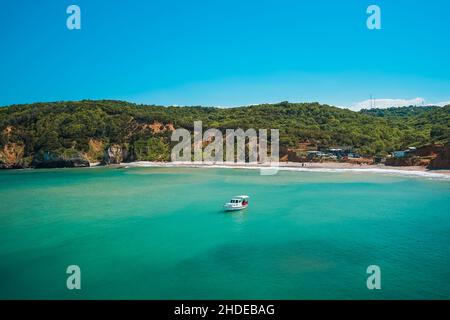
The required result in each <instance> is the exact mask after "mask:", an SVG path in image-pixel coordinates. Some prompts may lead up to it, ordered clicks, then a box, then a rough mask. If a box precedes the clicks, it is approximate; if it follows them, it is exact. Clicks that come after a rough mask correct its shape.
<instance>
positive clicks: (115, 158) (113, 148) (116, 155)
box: [103, 144, 130, 164]
mask: <svg viewBox="0 0 450 320" xmlns="http://www.w3.org/2000/svg"><path fill="white" fill-rule="evenodd" d="M129 159H130V152H129V151H128V149H127V148H124V147H122V146H120V145H118V144H112V145H110V146H109V147H108V149H106V151H105V156H104V158H103V164H120V163H122V162H124V161H127V160H129Z"/></svg>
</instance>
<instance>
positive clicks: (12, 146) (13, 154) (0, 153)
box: [0, 143, 28, 169]
mask: <svg viewBox="0 0 450 320" xmlns="http://www.w3.org/2000/svg"><path fill="white" fill-rule="evenodd" d="M24 151H25V146H24V145H23V144H19V143H8V144H6V145H4V146H3V148H2V149H0V169H20V168H24V167H26V166H27V160H28V159H25V158H24Z"/></svg>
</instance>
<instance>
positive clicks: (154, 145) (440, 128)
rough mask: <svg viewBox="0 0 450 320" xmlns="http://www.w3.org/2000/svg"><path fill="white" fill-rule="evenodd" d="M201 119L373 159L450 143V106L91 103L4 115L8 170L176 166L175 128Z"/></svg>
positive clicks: (0, 142)
mask: <svg viewBox="0 0 450 320" xmlns="http://www.w3.org/2000/svg"><path fill="white" fill-rule="evenodd" d="M196 120H201V121H203V126H204V128H205V129H207V128H218V129H221V130H225V129H228V128H243V129H247V128H255V129H259V128H265V129H279V130H280V142H281V146H282V147H285V148H291V147H296V146H297V145H298V143H300V142H304V141H310V142H313V143H316V144H318V145H319V146H324V147H327V146H328V147H331V146H353V147H354V148H355V150H357V151H359V152H361V153H364V154H368V155H373V154H383V153H387V152H390V151H392V150H394V149H401V148H405V147H408V146H421V145H426V144H429V143H434V142H437V143H445V142H449V141H450V106H446V107H423V108H421V107H405V108H391V109H383V110H380V109H376V110H362V111H360V112H354V111H350V110H346V109H340V108H336V107H331V106H327V105H320V104H318V103H288V102H282V103H278V104H263V105H255V106H248V107H240V108H233V109H222V108H205V107H163V106H145V105H136V104H132V103H128V102H122V101H108V100H102V101H90V100H85V101H78V102H54V103H35V104H29V105H13V106H8V107H3V108H0V163H2V162H3V163H11V162H17V163H19V162H20V165H18V166H28V165H29V164H30V163H31V162H32V161H34V160H36V159H42V157H44V156H48V155H53V156H56V157H62V158H70V157H73V156H74V155H77V156H82V157H85V158H87V159H89V160H90V161H95V160H101V159H102V158H103V155H104V151H105V150H106V149H107V148H108V147H109V146H111V145H119V146H122V147H123V148H124V149H126V150H127V152H126V159H125V160H168V159H169V154H170V132H171V130H172V129H173V127H175V128H179V127H184V128H186V129H189V130H191V129H192V128H193V123H194V121H196ZM172 126H173V127H172Z"/></svg>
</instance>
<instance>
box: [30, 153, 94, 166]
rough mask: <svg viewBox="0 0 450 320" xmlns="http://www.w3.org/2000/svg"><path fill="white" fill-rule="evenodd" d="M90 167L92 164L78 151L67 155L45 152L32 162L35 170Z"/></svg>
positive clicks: (35, 157)
mask: <svg viewBox="0 0 450 320" xmlns="http://www.w3.org/2000/svg"><path fill="white" fill-rule="evenodd" d="M89 166H90V163H89V161H88V160H87V159H86V158H85V156H84V155H83V154H82V153H80V152H76V151H71V152H66V153H65V154H54V153H50V152H44V153H40V154H38V155H36V156H34V157H33V161H32V162H31V167H33V168H78V167H89Z"/></svg>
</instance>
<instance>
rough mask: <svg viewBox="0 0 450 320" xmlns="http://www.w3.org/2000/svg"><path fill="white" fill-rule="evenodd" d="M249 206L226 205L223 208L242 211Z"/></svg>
mask: <svg viewBox="0 0 450 320" xmlns="http://www.w3.org/2000/svg"><path fill="white" fill-rule="evenodd" d="M247 207H248V206H242V207H227V206H224V207H223V208H224V210H225V211H240V210H244V209H246V208H247Z"/></svg>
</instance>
